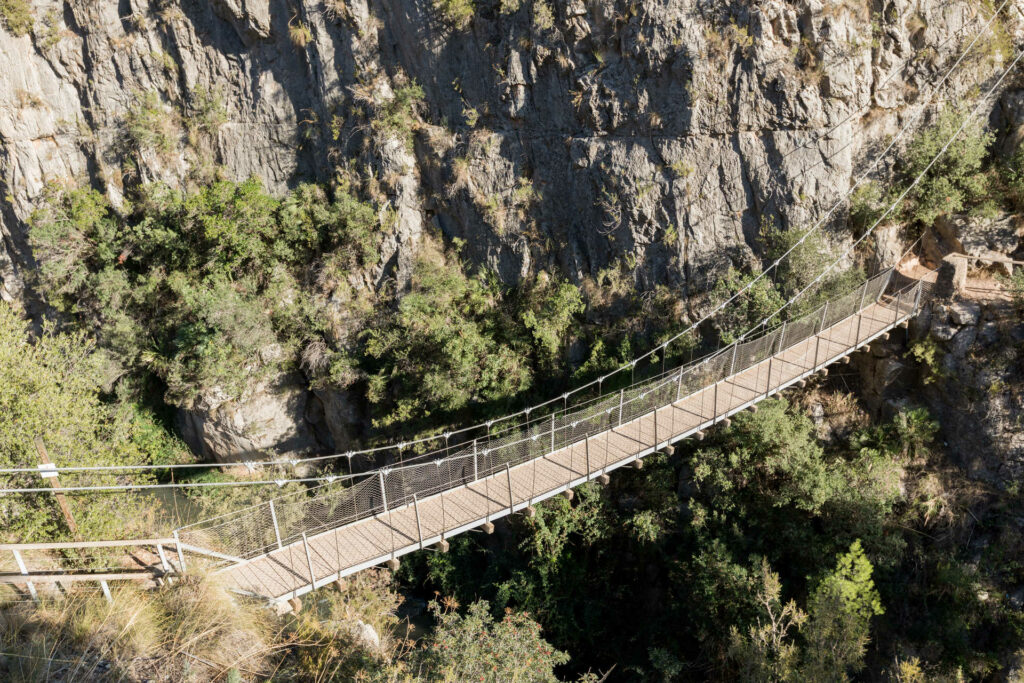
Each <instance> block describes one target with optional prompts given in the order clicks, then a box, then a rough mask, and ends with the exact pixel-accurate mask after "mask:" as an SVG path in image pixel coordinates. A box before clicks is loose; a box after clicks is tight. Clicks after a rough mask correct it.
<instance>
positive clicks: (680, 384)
mask: <svg viewBox="0 0 1024 683" xmlns="http://www.w3.org/2000/svg"><path fill="white" fill-rule="evenodd" d="M682 391H683V371H682V370H680V371H679V382H678V383H677V384H676V401H679V399H680V398H682V397H681V396H680V394H681V393H682Z"/></svg>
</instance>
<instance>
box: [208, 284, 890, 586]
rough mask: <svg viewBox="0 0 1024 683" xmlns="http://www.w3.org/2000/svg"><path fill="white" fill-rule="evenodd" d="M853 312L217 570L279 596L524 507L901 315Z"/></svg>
mask: <svg viewBox="0 0 1024 683" xmlns="http://www.w3.org/2000/svg"><path fill="white" fill-rule="evenodd" d="M861 314H862V315H857V314H855V315H853V316H851V317H849V318H846V319H845V320H842V321H840V322H838V323H836V324H835V325H833V326H832V327H829V328H826V329H825V330H823V331H822V332H821V333H820V334H818V335H817V336H812V337H809V338H807V339H805V340H804V341H802V342H799V343H797V344H795V345H793V346H791V347H789V348H787V349H784V350H783V351H781V352H780V353H778V354H776V355H774V356H772V357H770V358H768V359H765V360H763V361H761V362H760V363H757V364H756V365H752V366H751V367H749V368H747V369H745V370H743V371H741V372H739V373H737V374H735V375H732V376H730V377H728V378H726V379H724V380H722V381H721V382H718V383H716V384H714V385H712V386H708V387H705V388H704V389H702V390H700V391H697V392H695V393H693V394H691V395H689V396H686V397H684V398H682V399H681V400H679V401H676V402H675V403H673V404H671V405H667V406H664V407H662V408H660V409H658V410H656V411H651V412H650V413H647V414H645V415H643V416H641V417H639V418H637V419H634V420H632V421H631V422H627V423H624V424H622V425H621V426H619V427H616V428H614V429H609V430H607V431H605V432H602V433H600V434H597V435H595V436H591V437H590V438H588V439H585V440H582V439H581V440H580V441H579V442H577V443H574V444H572V445H571V446H568V447H566V448H562V449H560V450H557V451H554V452H552V453H549V454H547V455H545V456H544V457H540V458H535V459H533V460H531V461H528V462H525V463H523V464H519V465H515V466H511V467H510V468H509V469H508V470H506V471H502V472H499V473H498V474H494V475H492V476H489V477H486V478H483V479H479V480H478V481H475V482H472V483H469V484H467V485H464V486H460V487H457V488H453V489H450V490H447V491H443V492H442V493H439V494H435V495H433V496H430V497H425V498H423V499H422V500H419V501H417V502H416V503H415V504H413V505H406V506H404V507H400V508H396V509H393V510H390V511H388V512H386V513H382V514H379V515H377V516H376V517H372V518H369V519H364V520H361V521H358V522H355V523H352V524H348V525H345V526H341V527H338V528H335V529H331V530H329V531H326V532H324V533H320V534H317V535H315V536H311V537H309V538H308V540H307V542H306V543H303V542H302V541H299V542H296V543H292V544H290V545H286V546H285V547H283V548H281V549H278V550H275V551H273V552H271V553H269V554H266V555H263V556H260V557H257V558H254V559H252V560H249V561H246V562H243V563H238V564H235V565H233V566H230V567H228V568H226V569H225V570H224V571H223V573H224V575H225V577H226V578H227V580H228V584H229V587H231V588H234V589H235V590H238V591H240V592H244V593H250V594H255V595H259V596H263V597H266V598H269V599H271V600H274V601H277V600H283V599H287V598H291V597H293V596H298V595H301V594H303V593H306V592H308V591H310V590H312V589H313V588H315V587H320V586H323V585H326V584H328V583H330V582H332V581H334V580H335V579H338V578H341V577H342V576H345V575H348V574H352V573H354V572H356V571H359V570H361V569H364V568H366V567H369V566H372V565H375V564H380V563H382V562H384V561H385V560H387V559H390V558H392V557H397V556H400V555H403V554H405V553H408V552H412V551H414V550H417V549H419V548H422V547H424V546H426V545H429V544H432V543H436V542H438V541H439V540H441V539H442V538H446V537H449V536H452V535H455V534H457V533H461V532H463V531H466V530H468V529H471V528H473V527H477V526H480V525H481V524H483V523H484V522H486V521H489V520H491V519H496V518H498V517H502V516H504V515H507V514H510V513H511V512H512V511H515V510H520V509H523V508H525V507H526V506H528V505H531V504H533V503H535V502H537V501H540V500H543V499H545V498H549V497H551V496H553V495H557V494H558V493H560V492H561V491H564V490H566V489H567V488H569V487H571V486H576V485H578V484H580V483H582V482H584V481H588V480H590V479H594V478H596V477H597V476H599V475H600V474H602V473H604V472H606V471H610V470H613V469H616V468H618V467H622V466H624V465H627V464H629V463H630V462H632V461H634V460H636V459H637V458H639V457H642V456H644V455H646V454H648V453H651V452H653V451H655V450H657V448H660V447H664V445H666V444H668V443H671V442H674V441H678V440H680V439H682V438H685V437H686V436H689V435H691V434H693V433H695V432H696V431H697V430H699V429H702V428H705V427H707V426H708V425H710V424H713V423H715V422H718V421H721V420H723V419H725V418H726V417H727V416H728V415H730V414H732V413H735V412H737V411H739V410H743V409H744V408H746V407H747V406H749V405H751V404H752V403H755V402H757V401H759V400H761V399H764V398H767V397H768V396H769V395H771V394H773V393H776V392H777V391H779V390H780V389H781V388H784V387H785V386H787V385H789V384H792V383H793V382H796V381H798V380H799V379H800V378H801V377H803V376H806V375H807V374H809V373H811V372H814V371H815V370H816V369H818V368H820V367H821V366H823V365H826V364H828V363H831V362H834V361H836V360H838V359H840V358H841V357H843V356H845V355H847V354H848V353H850V352H851V351H853V350H855V349H856V348H857V347H858V346H861V345H863V344H864V343H866V342H868V341H870V340H871V339H873V338H874V337H876V336H878V335H880V334H882V333H883V332H885V331H886V330H888V329H891V328H893V327H895V326H896V325H897V324H898V323H899V322H901V321H902V320H903V319H904V318H906V317H908V315H907V314H906V313H905V312H904V311H902V310H900V311H897V310H896V307H895V306H893V305H892V303H891V302H889V303H888V305H887V304H886V302H884V301H883V302H880V303H872V304H870V305H869V306H867V307H866V308H865V309H864V310H863V311H861ZM307 552H308V554H307ZM311 568H312V576H311V575H310V574H311Z"/></svg>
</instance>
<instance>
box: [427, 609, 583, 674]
mask: <svg viewBox="0 0 1024 683" xmlns="http://www.w3.org/2000/svg"><path fill="white" fill-rule="evenodd" d="M431 609H432V610H433V612H434V616H435V618H436V619H437V622H438V623H437V626H436V627H435V628H434V632H433V633H432V634H431V636H430V640H429V642H428V643H427V644H426V645H425V646H424V648H423V650H422V651H421V653H422V656H421V658H420V661H421V666H422V671H423V672H424V673H425V675H426V679H427V680H429V681H485V682H486V683H505V682H506V681H534V682H535V683H549V682H550V683H556V682H557V680H558V679H557V678H555V674H554V668H555V667H556V666H558V665H560V664H564V663H566V662H567V661H569V656H568V655H567V654H565V653H564V652H559V651H558V650H556V649H555V648H554V647H552V646H551V645H550V644H549V643H548V642H546V641H545V640H544V639H543V638H542V637H541V628H540V625H539V624H537V622H535V621H533V620H532V619H531V618H530V616H529V615H528V614H525V613H521V612H520V613H516V612H511V611H510V612H508V613H506V614H505V616H504V617H503V618H502V620H501V621H495V620H494V617H492V616H491V613H490V605H488V603H487V602H486V601H483V600H479V601H477V602H474V603H473V604H471V605H470V606H469V608H468V609H467V610H466V613H465V614H459V613H458V612H457V611H455V610H454V609H445V608H443V607H441V606H440V605H438V604H437V603H436V602H435V603H431Z"/></svg>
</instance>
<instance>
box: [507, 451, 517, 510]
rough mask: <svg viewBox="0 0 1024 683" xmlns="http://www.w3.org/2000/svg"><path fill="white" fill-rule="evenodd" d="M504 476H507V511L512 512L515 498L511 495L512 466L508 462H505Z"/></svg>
mask: <svg viewBox="0 0 1024 683" xmlns="http://www.w3.org/2000/svg"><path fill="white" fill-rule="evenodd" d="M505 476H507V477H508V512H509V514H512V508H513V506H514V504H515V502H516V499H515V498H513V497H512V466H511V465H509V463H505Z"/></svg>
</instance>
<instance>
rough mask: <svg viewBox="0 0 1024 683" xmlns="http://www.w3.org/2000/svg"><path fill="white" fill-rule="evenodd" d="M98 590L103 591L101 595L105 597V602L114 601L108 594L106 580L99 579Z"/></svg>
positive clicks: (108, 588)
mask: <svg viewBox="0 0 1024 683" xmlns="http://www.w3.org/2000/svg"><path fill="white" fill-rule="evenodd" d="M100 590H102V591H103V597H105V598H106V599H107V602H114V598H113V597H111V595H110V586H108V585H107V582H106V581H100Z"/></svg>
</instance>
